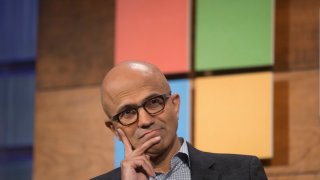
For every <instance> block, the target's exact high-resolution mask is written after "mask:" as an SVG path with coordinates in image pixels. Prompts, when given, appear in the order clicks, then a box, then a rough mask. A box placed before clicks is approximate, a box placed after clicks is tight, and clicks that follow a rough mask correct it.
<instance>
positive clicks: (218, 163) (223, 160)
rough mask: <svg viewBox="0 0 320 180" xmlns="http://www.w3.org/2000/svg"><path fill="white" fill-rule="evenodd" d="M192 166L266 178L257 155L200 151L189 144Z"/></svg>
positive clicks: (226, 174)
mask: <svg viewBox="0 0 320 180" xmlns="http://www.w3.org/2000/svg"><path fill="white" fill-rule="evenodd" d="M188 149H189V152H190V158H191V166H192V164H193V165H196V166H197V167H199V166H200V167H203V168H205V167H207V168H210V169H214V170H215V171H216V172H218V173H219V174H220V175H222V176H233V175H235V176H238V177H247V176H248V177H251V178H252V179H255V178H256V177H257V178H258V179H266V175H265V172H264V168H263V166H262V164H261V162H260V160H259V159H258V158H257V157H256V156H250V155H239V154H219V153H209V152H203V151H200V150H198V149H196V148H194V147H192V146H191V145H189V146H188Z"/></svg>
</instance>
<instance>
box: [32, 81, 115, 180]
mask: <svg viewBox="0 0 320 180" xmlns="http://www.w3.org/2000/svg"><path fill="white" fill-rule="evenodd" d="M104 118H105V115H104V113H103V110H102V107H101V105H100V88H99V87H98V86H97V87H90V88H88V87H87V88H77V89H70V90H60V91H46V92H45V91H44V92H38V93H37V96H36V123H35V146H34V173H33V178H34V179H35V180H42V179H48V180H50V179H89V178H90V177H94V176H97V175H100V174H102V173H103V172H106V171H108V170H110V169H112V168H113V160H114V150H113V148H114V144H113V135H112V133H111V132H110V130H109V129H107V128H106V127H105V126H104Z"/></svg>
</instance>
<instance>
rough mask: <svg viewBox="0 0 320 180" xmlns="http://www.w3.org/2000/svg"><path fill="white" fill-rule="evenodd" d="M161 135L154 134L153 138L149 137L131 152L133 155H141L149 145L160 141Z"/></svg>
mask: <svg viewBox="0 0 320 180" xmlns="http://www.w3.org/2000/svg"><path fill="white" fill-rule="evenodd" d="M160 140H161V137H160V136H156V137H154V138H151V139H149V140H148V141H146V142H145V143H143V144H142V145H141V146H140V147H138V148H137V149H135V151H134V152H133V153H134V154H135V155H142V154H144V152H145V151H146V150H147V149H149V148H150V147H151V146H153V145H155V144H157V143H158V142H160Z"/></svg>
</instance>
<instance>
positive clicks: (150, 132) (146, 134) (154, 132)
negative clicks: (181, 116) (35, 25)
mask: <svg viewBox="0 0 320 180" xmlns="http://www.w3.org/2000/svg"><path fill="white" fill-rule="evenodd" d="M159 131H160V129H152V130H148V131H146V132H144V133H143V134H142V135H141V136H140V137H139V139H142V138H144V137H153V136H154V137H155V136H156V135H158V134H159Z"/></svg>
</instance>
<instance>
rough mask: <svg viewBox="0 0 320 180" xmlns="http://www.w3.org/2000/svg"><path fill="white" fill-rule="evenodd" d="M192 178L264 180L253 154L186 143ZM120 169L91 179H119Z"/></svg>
mask: <svg viewBox="0 0 320 180" xmlns="http://www.w3.org/2000/svg"><path fill="white" fill-rule="evenodd" d="M188 151H189V157H190V164H191V167H190V170H191V179H192V180H205V179H207V180H231V179H232V180H233V179H234V180H265V179H267V177H266V174H265V172H264V169H263V167H262V164H261V162H260V161H259V159H258V158H257V157H255V156H246V155H235V154H215V153H207V152H202V151H199V150H197V149H195V148H194V147H193V146H192V145H190V144H189V143H188ZM120 179H121V169H120V168H117V169H114V170H112V171H110V172H108V173H106V174H103V175H100V176H98V177H95V178H93V180H120Z"/></svg>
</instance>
